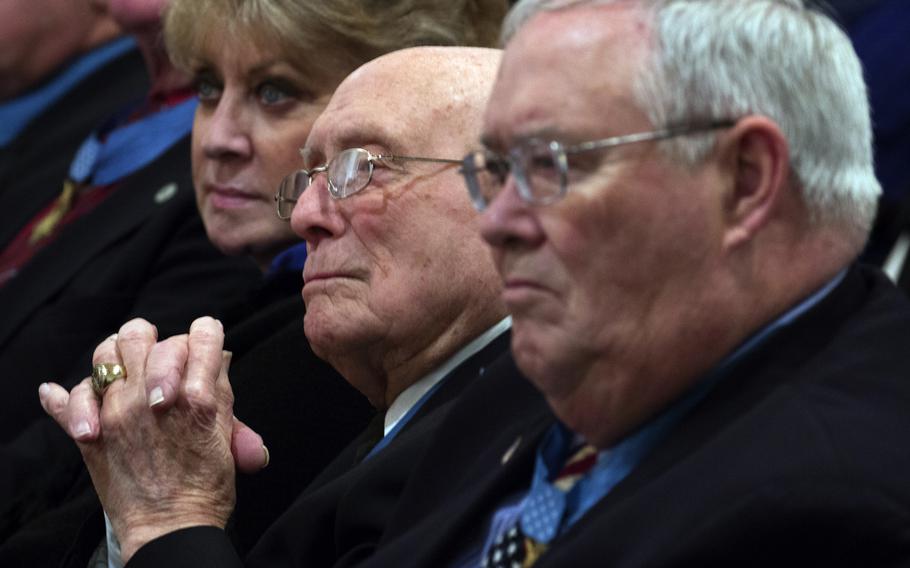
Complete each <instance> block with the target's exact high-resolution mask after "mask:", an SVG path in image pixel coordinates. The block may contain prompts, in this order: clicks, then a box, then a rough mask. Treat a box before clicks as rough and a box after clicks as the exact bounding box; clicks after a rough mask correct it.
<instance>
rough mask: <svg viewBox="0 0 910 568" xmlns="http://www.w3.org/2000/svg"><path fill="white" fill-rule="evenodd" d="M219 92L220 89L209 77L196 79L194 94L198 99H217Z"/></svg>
mask: <svg viewBox="0 0 910 568" xmlns="http://www.w3.org/2000/svg"><path fill="white" fill-rule="evenodd" d="M220 93H221V89H220V88H219V87H218V85H216V84H215V82H214V81H212V80H211V79H207V78H198V79H196V96H197V97H199V100H201V101H211V100H214V99H217V98H218V96H219V95H220Z"/></svg>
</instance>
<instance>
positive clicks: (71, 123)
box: [0, 49, 149, 247]
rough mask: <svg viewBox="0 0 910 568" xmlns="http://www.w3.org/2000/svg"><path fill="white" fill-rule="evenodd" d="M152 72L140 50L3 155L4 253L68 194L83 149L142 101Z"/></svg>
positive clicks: (98, 75) (74, 94)
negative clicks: (118, 114) (119, 113)
mask: <svg viewBox="0 0 910 568" xmlns="http://www.w3.org/2000/svg"><path fill="white" fill-rule="evenodd" d="M148 86H149V79H148V72H147V71H146V70H145V64H144V63H143V61H142V56H141V55H140V53H139V50H138V49H132V50H130V51H128V52H126V53H124V54H122V55H120V56H119V57H116V58H114V59H112V60H111V61H109V62H108V63H107V64H105V65H103V66H101V67H99V68H98V69H96V70H95V72H94V73H91V74H89V75H88V76H86V77H85V78H84V79H83V80H82V81H81V82H79V83H78V84H76V85H75V86H73V88H72V89H70V91H69V92H68V93H66V94H65V95H64V96H63V97H61V98H60V99H59V100H58V101H57V102H55V103H54V104H52V105H50V106H49V107H47V108H46V109H45V110H44V111H43V112H42V113H41V114H40V115H39V116H37V117H35V118H34V120H32V122H31V123H29V124H28V126H26V127H25V128H24V129H23V130H22V132H20V133H19V135H18V136H17V137H16V138H15V139H14V140H12V141H11V142H10V143H9V144H8V145H7V146H6V147H5V148H2V149H0V247H3V246H6V245H7V244H8V243H9V241H10V239H11V238H12V237H13V236H15V235H16V233H17V232H18V231H19V229H20V228H21V227H22V226H23V225H25V223H27V222H28V221H29V220H30V219H31V218H32V217H34V216H35V214H36V213H38V211H40V210H41V208H42V207H44V206H45V205H47V203H48V202H49V201H50V200H51V199H52V198H53V197H54V196H55V195H57V194H58V193H60V191H61V190H62V189H63V179H64V178H65V177H66V175H67V173H68V171H69V166H70V162H71V161H72V159H73V155H74V154H75V153H76V150H77V149H79V146H80V144H82V142H83V141H84V140H85V139H86V138H87V137H88V135H89V134H90V133H91V132H92V130H94V129H95V128H97V127H98V126H99V125H101V124H102V123H103V122H104V121H105V120H106V119H107V118H108V117H109V116H110V115H111V113H112V112H114V111H116V110H117V109H119V108H122V107H123V106H125V105H127V104H129V103H132V102H138V101H140V100H142V97H143V96H144V95H145V93H146V92H147V91H148Z"/></svg>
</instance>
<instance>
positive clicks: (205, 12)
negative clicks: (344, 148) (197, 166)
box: [164, 0, 508, 86]
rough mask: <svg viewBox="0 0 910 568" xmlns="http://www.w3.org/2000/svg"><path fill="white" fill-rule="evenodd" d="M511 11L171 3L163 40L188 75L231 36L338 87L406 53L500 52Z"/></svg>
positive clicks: (493, 2) (347, 0) (379, 3)
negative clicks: (425, 49) (212, 40)
mask: <svg viewBox="0 0 910 568" xmlns="http://www.w3.org/2000/svg"><path fill="white" fill-rule="evenodd" d="M507 9H508V2H507V0H171V2H170V5H169V7H168V9H167V11H166V13H165V16H164V39H165V44H166V46H167V48H168V52H169V53H170V56H171V58H172V59H173V61H174V63H175V65H177V66H178V67H181V68H184V69H192V68H193V67H194V66H195V65H197V64H198V60H199V58H200V53H202V50H203V49H204V48H205V46H206V45H207V42H208V39H209V37H210V36H211V35H212V34H213V33H218V34H219V35H220V34H229V37H235V38H236V37H239V38H242V39H243V40H245V41H249V42H251V43H252V44H253V45H255V46H258V47H264V46H269V47H270V48H271V49H275V48H276V47H277V48H278V50H279V51H280V52H283V54H284V55H285V57H286V58H287V60H288V61H289V62H290V63H291V64H292V65H294V66H295V67H297V68H298V69H299V70H300V71H301V72H303V73H304V74H306V75H308V76H310V77H312V78H313V79H314V80H322V81H325V80H328V81H332V82H333V83H334V84H337V83H338V82H340V81H341V79H343V78H344V77H346V76H347V75H348V74H349V73H350V72H352V71H353V70H354V69H356V68H357V67H359V66H360V65H362V64H363V63H366V62H367V61H369V60H371V59H374V58H376V57H378V56H379V55H382V54H384V53H388V52H391V51H396V50H399V49H404V48H407V47H415V46H421V45H441V46H445V45H452V46H477V47H491V46H495V45H496V43H497V40H498V36H499V31H500V27H501V25H502V20H503V18H504V17H505V14H506V11H507ZM333 86H334V85H333Z"/></svg>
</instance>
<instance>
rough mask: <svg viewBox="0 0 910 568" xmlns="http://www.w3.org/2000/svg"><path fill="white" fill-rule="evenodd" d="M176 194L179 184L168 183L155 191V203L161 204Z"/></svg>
mask: <svg viewBox="0 0 910 568" xmlns="http://www.w3.org/2000/svg"><path fill="white" fill-rule="evenodd" d="M175 195H177V184H176V183H174V182H171V183H169V184H167V185H164V186H162V187H161V189H159V190H158V191H157V192H155V203H157V204H159V205H161V204H162V203H164V202H165V201H168V200H169V199H171V198H172V197H174V196H175Z"/></svg>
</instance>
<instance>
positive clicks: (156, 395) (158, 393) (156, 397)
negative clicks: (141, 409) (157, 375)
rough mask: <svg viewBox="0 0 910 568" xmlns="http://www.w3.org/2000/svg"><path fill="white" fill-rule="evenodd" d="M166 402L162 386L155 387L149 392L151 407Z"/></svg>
mask: <svg viewBox="0 0 910 568" xmlns="http://www.w3.org/2000/svg"><path fill="white" fill-rule="evenodd" d="M162 402H164V390H162V388H161V387H155V388H153V389H152V392H150V393H149V408H154V407H156V406H158V405H159V404H161V403H162Z"/></svg>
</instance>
